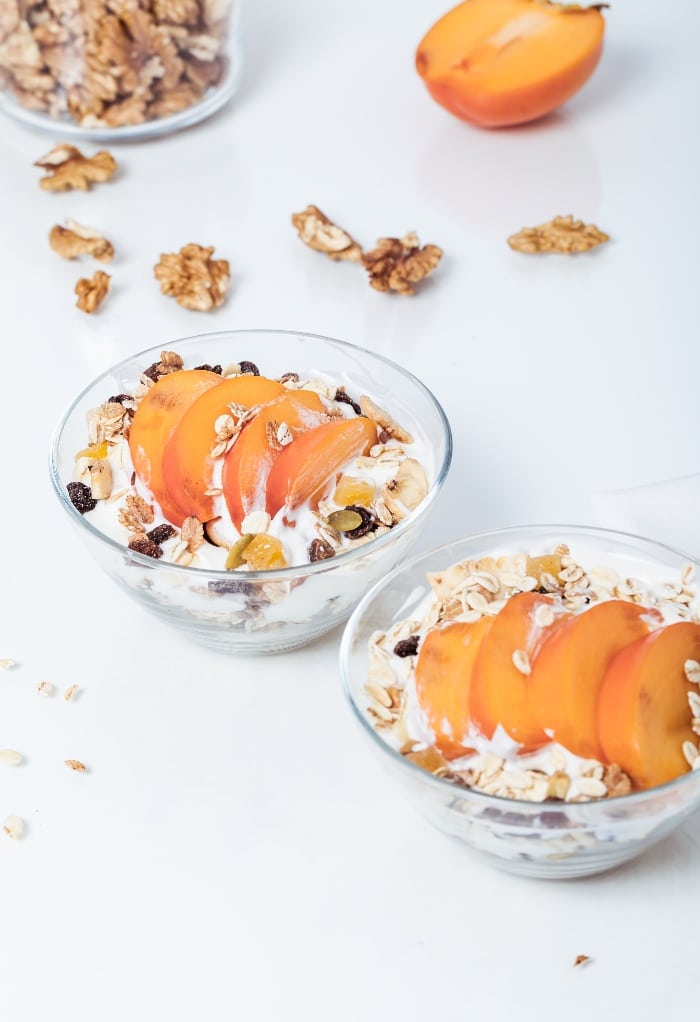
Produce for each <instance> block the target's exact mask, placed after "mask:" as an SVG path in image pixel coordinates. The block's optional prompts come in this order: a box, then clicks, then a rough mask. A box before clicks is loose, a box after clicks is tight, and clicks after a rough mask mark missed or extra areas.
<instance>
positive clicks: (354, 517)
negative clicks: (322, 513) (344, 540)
mask: <svg viewBox="0 0 700 1022" xmlns="http://www.w3.org/2000/svg"><path fill="white" fill-rule="evenodd" d="M326 522H327V523H328V525H330V527H331V529H335V531H336V532H352V530H353V529H356V528H357V527H358V526H359V525H362V516H361V515H360V514H358V512H357V511H351V510H350V508H343V509H342V510H341V511H332V512H331V513H330V514H329V515H328V517H327V518H326Z"/></svg>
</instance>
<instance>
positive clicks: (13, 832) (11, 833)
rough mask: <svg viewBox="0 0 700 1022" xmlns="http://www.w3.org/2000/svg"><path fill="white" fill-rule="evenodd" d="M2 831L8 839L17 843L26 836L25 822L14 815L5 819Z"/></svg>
mask: <svg viewBox="0 0 700 1022" xmlns="http://www.w3.org/2000/svg"><path fill="white" fill-rule="evenodd" d="M2 829H3V830H4V831H5V833H6V834H7V836H8V837H11V838H13V840H15V841H19V840H20V838H21V837H22V836H23V835H24V820H23V819H21V817H19V816H15V815H14V813H13V814H12V815H10V816H7V817H6V818H5V822H4V823H3V825H2Z"/></svg>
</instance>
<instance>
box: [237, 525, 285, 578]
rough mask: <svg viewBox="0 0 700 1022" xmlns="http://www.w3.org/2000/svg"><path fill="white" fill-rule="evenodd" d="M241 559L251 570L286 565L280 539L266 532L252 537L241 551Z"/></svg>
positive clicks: (265, 569)
mask: <svg viewBox="0 0 700 1022" xmlns="http://www.w3.org/2000/svg"><path fill="white" fill-rule="evenodd" d="M243 560H244V561H245V562H246V564H247V565H248V567H249V568H250V569H251V571H271V570H273V569H274V568H286V567H287V558H286V557H285V556H284V548H283V546H282V541H281V540H279V539H277V537H276V536H270V535H269V534H268V533H266V532H265V533H260V534H259V535H257V536H254V537H253V539H252V540H251V541H250V543H249V544H248V546H247V547H246V549H245V550H244V551H243Z"/></svg>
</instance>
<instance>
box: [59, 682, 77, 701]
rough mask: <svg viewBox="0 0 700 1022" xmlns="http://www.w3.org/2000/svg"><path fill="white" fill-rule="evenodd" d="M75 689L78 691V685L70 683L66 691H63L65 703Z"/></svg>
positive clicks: (69, 699)
mask: <svg viewBox="0 0 700 1022" xmlns="http://www.w3.org/2000/svg"><path fill="white" fill-rule="evenodd" d="M77 691H78V686H77V685H71V686H70V688H67V689H66V691H65V692H64V693H63V698H64V699H65V701H66V702H67V703H69V702H70V701H71V699H72V698H73V696H74V695H75V694H76V692H77Z"/></svg>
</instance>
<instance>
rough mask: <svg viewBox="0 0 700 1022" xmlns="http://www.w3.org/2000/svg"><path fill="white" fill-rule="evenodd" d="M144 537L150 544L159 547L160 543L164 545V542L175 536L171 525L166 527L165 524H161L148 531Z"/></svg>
mask: <svg viewBox="0 0 700 1022" xmlns="http://www.w3.org/2000/svg"><path fill="white" fill-rule="evenodd" d="M146 535H147V536H148V538H149V539H150V540H151V542H152V543H157V544H158V545H159V546H160V544H161V543H165V542H166V540H168V539H170V538H171V536H174V535H175V529H174V528H173V527H172V525H168V524H167V522H163V524H162V525H156V527H155V529H150V531H149V532H147V533H146Z"/></svg>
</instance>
